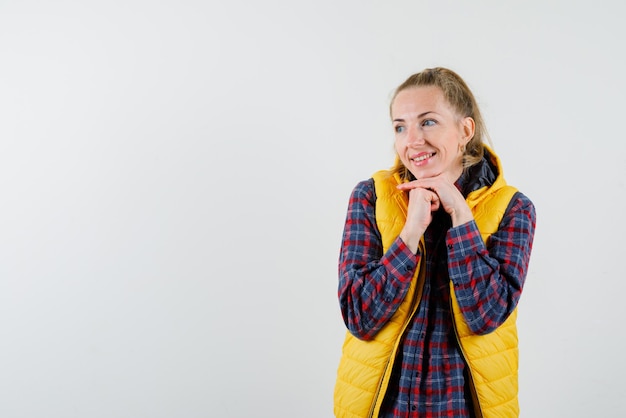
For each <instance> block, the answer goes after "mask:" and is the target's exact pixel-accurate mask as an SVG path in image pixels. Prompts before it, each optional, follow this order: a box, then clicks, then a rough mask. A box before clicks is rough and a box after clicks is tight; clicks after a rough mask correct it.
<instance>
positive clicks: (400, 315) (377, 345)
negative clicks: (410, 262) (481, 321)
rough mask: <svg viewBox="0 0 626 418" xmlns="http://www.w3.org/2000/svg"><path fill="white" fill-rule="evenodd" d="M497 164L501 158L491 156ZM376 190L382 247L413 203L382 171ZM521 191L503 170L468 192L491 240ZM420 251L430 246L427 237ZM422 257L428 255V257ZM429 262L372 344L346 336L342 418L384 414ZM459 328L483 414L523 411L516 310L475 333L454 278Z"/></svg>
mask: <svg viewBox="0 0 626 418" xmlns="http://www.w3.org/2000/svg"><path fill="white" fill-rule="evenodd" d="M492 158H493V159H494V162H495V163H496V164H497V165H498V167H499V168H500V164H499V161H498V159H497V157H496V156H495V154H493V153H492ZM373 178H374V184H375V188H376V198H377V199H376V223H377V226H378V229H379V231H380V234H381V237H382V244H383V251H387V249H388V248H389V246H390V245H391V244H392V243H393V242H394V241H395V239H396V238H397V237H398V235H399V234H400V231H401V230H402V228H403V227H404V223H405V220H406V214H407V208H408V200H407V196H406V194H405V193H404V192H402V191H399V190H398V189H397V188H396V185H398V184H399V183H400V182H401V180H400V178H399V176H397V175H393V176H392V175H391V174H390V172H389V171H387V170H382V171H379V172H377V173H375V174H374V176H373ZM516 192H517V189H515V188H514V187H511V186H508V185H506V182H505V181H504V178H503V177H502V175H501V174H500V175H499V177H498V178H497V179H496V181H495V182H494V184H492V185H491V186H490V187H483V188H481V189H479V190H476V191H474V192H472V193H470V195H469V196H468V197H467V203H468V205H469V206H470V209H471V210H472V213H473V215H474V219H475V221H476V224H477V226H478V229H479V230H480V232H481V235H482V237H483V240H485V242H487V240H488V239H489V236H490V235H491V234H492V233H494V232H496V231H497V229H498V226H499V224H500V221H501V220H502V217H503V216H504V213H505V211H506V208H507V207H508V204H509V202H510V200H511V198H512V197H513V195H514V194H515V193H516ZM419 249H420V252H421V253H422V254H423V253H424V251H425V248H424V243H423V240H422V242H420V248H419ZM422 259H423V257H422ZM424 268H425V266H423V265H418V266H417V267H416V269H415V270H416V271H415V274H414V277H413V280H412V281H411V285H410V287H409V290H408V291H407V294H406V296H405V298H404V301H403V302H402V304H401V305H400V307H399V308H398V310H397V311H396V313H395V314H394V315H393V317H392V318H391V319H390V320H389V322H388V323H387V324H386V325H385V326H384V327H383V328H382V329H381V330H380V331H379V332H378V334H376V336H375V337H374V338H373V339H372V340H370V341H363V340H359V339H358V338H356V337H354V336H353V335H352V334H350V332H347V333H346V338H345V340H344V344H343V349H342V357H341V361H340V363H339V368H338V371H337V382H336V385H335V394H334V397H335V406H334V412H335V416H336V417H341V418H366V417H367V418H369V417H377V416H378V414H379V411H380V407H381V405H382V401H383V398H384V395H385V392H386V389H387V386H388V384H389V378H390V376H391V370H392V368H393V362H394V359H395V358H396V352H397V350H398V349H399V345H400V341H401V336H402V335H403V334H404V332H405V329H406V327H407V326H408V324H409V322H410V321H411V318H412V317H413V315H414V314H415V312H416V311H417V307H418V305H419V301H420V299H421V294H422V288H423V283H424ZM450 294H451V298H450V299H451V305H452V312H453V317H454V321H453V322H454V325H455V331H456V335H457V339H458V341H459V345H460V347H461V351H462V353H463V356H464V357H465V360H466V362H467V364H468V366H469V371H470V376H471V382H470V387H471V389H472V394H473V398H474V399H473V404H474V407H475V410H476V411H475V412H476V416H477V417H478V418H496V417H497V418H502V417H504V418H508V417H518V416H519V406H518V401H517V392H518V386H517V385H518V378H517V369H518V350H517V327H516V318H517V309H516V310H515V311H514V312H513V313H512V314H511V315H510V316H509V318H508V319H507V320H506V321H505V322H504V324H502V325H501V326H500V327H498V328H497V329H496V330H495V331H493V332H492V333H489V334H486V335H475V334H473V333H472V331H471V330H470V329H469V327H468V326H467V324H466V323H465V320H464V318H463V314H462V313H461V312H460V308H459V305H458V302H457V300H456V296H455V293H454V287H453V285H452V283H450Z"/></svg>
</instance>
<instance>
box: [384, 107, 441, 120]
mask: <svg viewBox="0 0 626 418" xmlns="http://www.w3.org/2000/svg"><path fill="white" fill-rule="evenodd" d="M429 113H435V114H436V113H437V112H435V111H434V110H429V111H427V112H424V113H420V114H419V115H417V119H421V118H423V117H424V116H426V115H428V114H429ZM404 121H405V120H404V119H401V118H397V119H394V120H393V121H392V122H404Z"/></svg>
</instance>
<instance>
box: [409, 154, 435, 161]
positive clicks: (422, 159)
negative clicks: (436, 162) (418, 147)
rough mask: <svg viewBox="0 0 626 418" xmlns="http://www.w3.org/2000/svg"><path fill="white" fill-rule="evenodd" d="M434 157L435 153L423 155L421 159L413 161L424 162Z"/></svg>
mask: <svg viewBox="0 0 626 418" xmlns="http://www.w3.org/2000/svg"><path fill="white" fill-rule="evenodd" d="M433 155H435V154H433V153H431V154H424V155H422V156H420V157H417V158H413V161H415V162H420V161H424V160H425V159H427V158H430V157H432V156H433Z"/></svg>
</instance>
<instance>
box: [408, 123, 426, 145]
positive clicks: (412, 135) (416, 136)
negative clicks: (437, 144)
mask: <svg viewBox="0 0 626 418" xmlns="http://www.w3.org/2000/svg"><path fill="white" fill-rule="evenodd" d="M407 144H408V145H409V146H412V145H423V144H424V133H423V132H422V131H421V130H420V129H419V128H417V127H410V128H409V131H408V133H407Z"/></svg>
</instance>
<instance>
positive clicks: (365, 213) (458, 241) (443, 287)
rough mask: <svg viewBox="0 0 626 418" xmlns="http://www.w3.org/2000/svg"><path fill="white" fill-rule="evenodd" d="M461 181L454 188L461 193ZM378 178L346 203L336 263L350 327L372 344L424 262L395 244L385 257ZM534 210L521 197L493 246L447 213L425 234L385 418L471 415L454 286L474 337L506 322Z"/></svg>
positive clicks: (514, 298) (523, 272) (469, 225)
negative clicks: (413, 305) (419, 287)
mask: <svg viewBox="0 0 626 418" xmlns="http://www.w3.org/2000/svg"><path fill="white" fill-rule="evenodd" d="M462 183H463V176H462V177H461V178H460V179H459V181H457V187H459V189H461V184H462ZM375 203H376V196H375V189H374V181H373V180H372V179H369V180H366V181H363V182H360V183H359V184H358V185H357V186H356V187H355V188H354V190H353V192H352V195H351V197H350V201H349V206H348V213H347V217H346V223H345V228H344V233H343V240H342V245H341V252H340V259H339V301H340V307H341V311H342V315H343V318H344V321H345V323H346V326H347V327H348V329H349V330H350V332H351V333H352V334H353V335H355V336H356V337H357V338H360V339H363V340H369V339H372V338H373V337H374V336H375V335H376V333H377V332H378V331H379V330H380V329H381V328H382V327H383V326H384V325H385V324H386V322H387V321H388V320H389V318H390V317H391V316H392V315H393V314H394V312H395V311H396V309H397V308H398V306H399V305H400V304H401V302H402V300H403V298H404V295H405V293H406V291H407V289H408V287H409V283H410V281H411V279H412V276H413V273H414V271H415V268H416V266H417V264H418V261H419V260H420V258H421V257H422V254H419V253H418V254H413V253H412V252H411V251H410V250H409V249H408V248H407V247H406V245H405V244H404V242H403V241H402V240H401V239H400V238H397V239H396V240H395V242H394V243H393V244H392V245H391V247H390V248H389V249H388V251H387V252H386V253H384V254H383V252H382V243H381V237H380V233H379V231H378V228H377V226H376V217H375ZM534 229H535V208H534V206H533V204H532V202H531V201H530V200H529V199H528V198H527V197H526V196H524V195H523V194H522V193H519V192H518V193H517V194H516V195H515V196H514V197H513V200H512V202H511V204H510V205H509V207H508V209H507V212H506V214H505V216H504V218H503V220H502V222H501V224H500V227H499V230H498V231H497V232H496V233H495V234H493V235H492V236H491V238H490V241H489V242H490V246H489V248H487V247H486V246H485V243H484V242H483V239H482V237H481V235H480V232H479V230H478V228H477V226H476V223H475V222H474V221H471V222H468V223H466V224H464V225H460V226H457V227H454V228H452V227H451V221H450V217H449V216H448V215H447V214H446V213H445V212H443V211H438V212H436V213H434V214H433V221H432V222H431V224H430V226H429V227H428V229H427V230H426V232H425V234H424V240H425V244H426V245H425V248H426V256H425V260H422V262H425V263H426V280H425V283H424V289H423V294H422V299H421V302H420V305H419V308H418V311H417V312H416V314H415V316H414V317H413V318H412V320H411V323H410V325H409V327H408V328H407V330H406V331H405V333H404V335H403V336H402V342H401V348H400V349H399V351H398V355H397V358H396V361H395V363H394V369H393V371H392V377H391V380H390V384H389V386H388V388H387V391H386V394H385V398H384V403H383V407H382V409H381V413H380V417H456V418H459V417H471V416H473V412H472V404H471V403H472V402H471V395H470V392H469V381H468V378H467V370H466V365H465V362H464V360H463V357H462V354H461V352H460V349H459V346H458V342H457V339H456V336H455V332H454V327H453V322H452V321H453V320H452V315H451V312H450V288H449V282H450V280H452V282H453V283H454V285H455V290H456V296H457V299H458V302H459V305H460V307H461V310H462V312H463V313H464V316H465V318H466V319H467V320H468V325H469V326H470V328H471V329H472V331H474V332H475V333H477V334H481V333H488V332H490V331H492V330H494V329H495V328H497V327H498V326H499V325H500V324H502V323H503V322H504V321H505V320H506V318H507V317H508V316H509V314H510V313H511V312H512V311H513V310H514V309H515V307H516V306H517V302H518V300H519V297H520V294H521V291H522V287H523V285H524V280H525V277H526V272H527V269H528V262H529V258H530V252H531V247H532V241H533V237H534Z"/></svg>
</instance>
